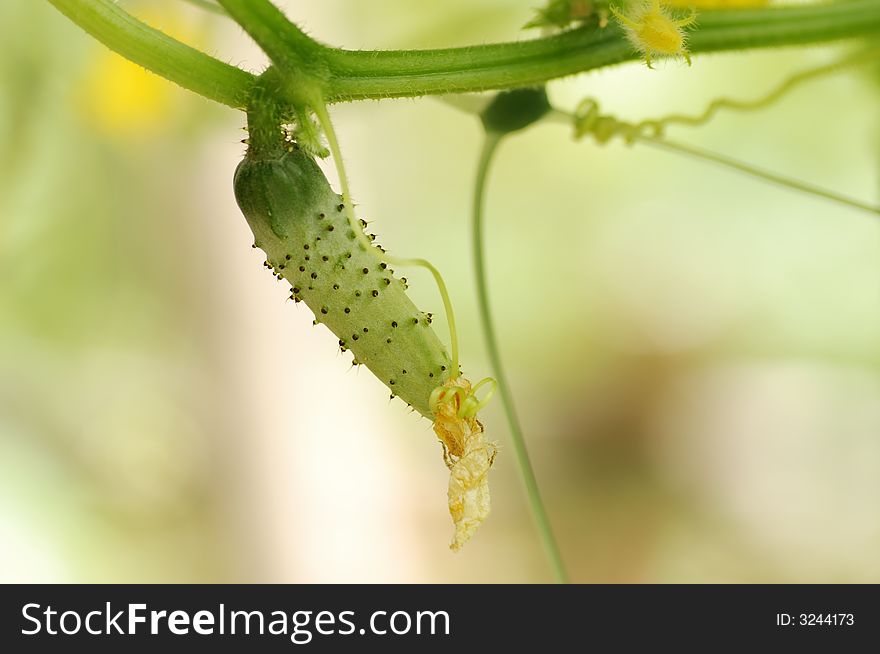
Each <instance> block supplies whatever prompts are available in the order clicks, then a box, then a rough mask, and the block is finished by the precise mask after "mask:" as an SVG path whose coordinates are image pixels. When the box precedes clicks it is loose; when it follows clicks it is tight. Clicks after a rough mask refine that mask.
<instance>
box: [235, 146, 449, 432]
mask: <svg viewBox="0 0 880 654" xmlns="http://www.w3.org/2000/svg"><path fill="white" fill-rule="evenodd" d="M234 189H235V198H236V201H237V202H238V206H239V207H240V208H241V211H242V213H243V214H244V216H245V218H247V221H248V224H249V225H250V227H251V230H252V231H253V233H254V239H255V241H254V243H255V245H256V246H257V247H259V248H261V249H262V250H263V251H264V252H265V253H266V257H267V259H266V264H267V266H268V267H269V268H270V269H271V270H272V271H273V273H274V274H275V275H276V276H277V277H278V278H279V279H280V278H283V279H285V280H287V282H289V283H290V286H291V297H292V298H293V299H294V300H295V301H297V302H300V301H302V302H304V303H305V304H306V305H307V306H308V307H309V308H310V309H311V310H312V312H313V313H314V314H315V320H316V322H318V323H323V324H324V325H326V326H327V327H328V328H329V329H330V330H331V331H332V332H333V333H334V334H335V335H336V336H337V337H338V339H339V346H340V348H342V350H343V351H346V350H350V351H351V352H352V354H353V355H354V361H355V363H360V364H363V365H365V366H366V367H367V368H369V370H370V371H371V372H372V373H373V374H374V375H376V377H378V378H379V379H380V380H381V381H382V382H383V383H384V384H385V385H386V386H388V388H389V389H390V390H391V393H392V395H395V396H398V397H400V398H401V399H402V400H403V401H404V402H406V403H407V404H409V405H411V406H412V407H413V408H414V409H415V410H416V411H418V412H419V413H421V414H422V415H423V416H425V417H427V418H433V416H432V412H431V409H430V407H429V402H428V401H429V397H430V395H431V392H432V391H433V390H434V389H435V388H436V387H437V386H440V385H441V384H442V383H444V382H445V381H446V380H447V379H449V377H450V375H451V373H452V370H451V368H450V367H451V365H452V364H451V362H450V358H449V355H448V354H447V352H446V349H445V347H444V346H443V344H442V343H441V342H440V340H439V339H438V338H437V335H436V334H435V332H434V330H433V328H432V326H431V315H430V314H426V313H422V312H421V311H419V309H418V308H417V307H416V306H415V305H414V304H413V303H412V301H411V300H410V299H409V297H408V296H407V294H406V282H405V280H404V279H401V278H399V277H396V276H395V275H394V272H393V271H392V269H391V267H390V266H389V265H388V264H387V263H385V262H383V261H381V260H380V259H379V258H377V256H376V254H375V252H370V251H367V249H366V248H365V247H364V245H362V244H361V241H360V240H358V238H357V236H356V234H355V233H354V231H353V230H352V228H351V226H350V225H349V222H348V220H347V218H346V213H345V207H344V206H343V204H342V197H341V196H340V195H338V194H337V193H335V192H334V191H333V189H332V188H331V186H330V183H329V182H328V181H327V178H326V177H325V176H324V173H323V172H322V171H321V169H320V168H319V167H318V165H317V163H316V162H315V160H314V159H313V158H312V157H311V156H309V155H308V154H306V153H305V152H304V151H302V150H301V149H300V148H298V147H297V146H296V145H295V144H293V143H289V144H287V147H285V148H284V149H281V150H276V151H274V152H272V153H266V154H265V155H260V156H257V155H255V154H254V153H253V151H251V152H249V153H248V154H247V155H246V156H245V158H244V160H242V161H241V163H240V164H239V165H238V168H237V169H236V171H235V180H234ZM363 226H365V223H361V225H360V226H359V227H358V229H362V228H363ZM372 248H373V250H374V251H380V250H379V248H378V247H377V246H372Z"/></svg>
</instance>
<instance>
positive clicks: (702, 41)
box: [48, 0, 880, 109]
mask: <svg viewBox="0 0 880 654" xmlns="http://www.w3.org/2000/svg"><path fill="white" fill-rule="evenodd" d="M48 1H49V2H51V3H52V4H53V5H54V6H55V7H57V8H58V9H59V10H60V11H61V12H62V13H64V14H65V15H66V16H68V17H69V18H70V19H71V20H72V21H73V22H75V23H76V24H77V25H79V26H80V27H82V28H83V29H85V30H86V31H87V32H89V33H90V34H91V35H92V36H94V37H95V38H96V39H98V40H99V41H101V42H102V43H104V44H105V45H106V46H108V47H109V48H111V49H113V50H115V51H116V52H118V53H119V54H121V55H122V56H124V57H126V58H128V59H130V60H132V61H134V62H135V63H137V64H140V65H142V66H144V67H145V68H147V69H149V70H151V71H153V72H154V73H157V74H158V75H161V76H163V77H165V78H167V79H169V80H171V81H173V82H175V83H177V84H180V85H181V86H183V87H185V88H187V89H190V90H191V91H194V92H196V93H198V94H200V95H203V96H204V97H206V98H209V99H211V100H215V101H217V102H220V103H222V104H226V105H229V106H231V107H234V108H238V109H243V108H244V107H245V105H246V102H247V98H248V95H249V91H250V87H251V86H252V85H253V83H254V81H255V79H256V78H255V76H254V75H252V74H251V73H248V72H245V71H243V70H241V69H239V68H236V67H235V66H231V65H229V64H226V63H223V62H222V61H219V60H217V59H215V58H213V57H210V56H209V55H206V54H204V53H202V52H199V51H198V50H195V49H194V48H191V47H189V46H187V45H185V44H183V43H180V42H179V41H176V40H175V39H172V38H171V37H169V36H168V35H166V34H164V33H162V32H160V31H158V30H156V29H153V28H151V27H149V26H147V25H146V24H144V23H143V22H141V21H139V20H138V19H136V18H134V17H133V16H131V15H130V14H128V13H127V12H126V11H125V10H123V9H122V8H121V7H119V6H118V5H117V4H116V3H115V2H114V1H113V0H48ZM220 4H221V5H222V7H223V8H224V9H225V10H226V11H227V13H229V14H230V15H231V16H232V17H233V18H235V19H236V20H238V21H239V22H241V23H242V24H243V25H245V21H247V22H246V29H247V30H248V32H249V33H250V34H251V36H253V37H254V38H255V39H257V40H258V41H259V42H260V43H261V45H263V47H267V45H266V44H269V46H268V47H267V53H268V54H269V55H270V57H271V58H272V59H273V61H275V62H276V64H282V65H284V66H285V68H286V69H287V71H288V72H289V71H290V70H297V71H298V72H299V75H300V76H301V77H302V78H307V79H308V80H309V82H310V83H311V84H312V85H313V86H314V87H316V88H318V89H319V90H320V92H321V97H322V98H323V99H324V100H325V101H326V102H331V103H332V102H344V101H352V100H365V99H379V98H388V97H415V96H421V95H442V94H448V93H467V92H474V91H486V90H492V89H506V88H516V87H524V86H529V85H535V84H540V83H542V82H545V81H548V80H551V79H555V78H558V77H564V76H567V75H573V74H575V73H579V72H583V71H587V70H592V69H595V68H600V67H603V66H609V65H612V64H616V63H621V62H624V61H629V60H632V59H635V58H636V57H637V54H636V53H635V52H634V51H633V49H632V47H631V46H630V45H629V43H628V42H627V40H626V38H625V37H624V35H623V33H622V31H621V30H620V29H619V27H617V26H616V25H614V24H610V25H609V26H608V27H606V28H604V29H591V28H588V27H582V28H578V29H573V30H569V31H566V32H563V33H561V34H558V35H555V36H548V37H543V38H537V39H533V40H528V41H517V42H510V43H497V44H491V45H480V46H471V47H464V48H446V49H438V50H389V51H373V50H363V51H351V50H342V49H337V48H331V47H329V46H326V45H323V44H321V43H318V42H317V41H315V40H314V39H312V38H311V37H309V36H308V35H306V34H305V33H303V32H302V31H301V30H300V29H299V28H297V27H296V26H295V25H293V24H292V23H290V22H289V21H287V19H286V18H285V17H284V15H283V14H282V13H281V12H280V11H279V10H278V9H276V8H275V7H274V5H272V4H271V3H270V2H268V0H220ZM877 34H880V2H877V0H839V1H837V2H822V3H809V4H804V5H795V6H785V7H777V8H767V9H755V10H736V11H706V12H702V13H700V15H699V24H698V28H697V29H696V30H695V31H694V32H693V33H692V34H691V35H690V37H689V49H690V51H691V52H692V53H694V54H698V53H701V52H718V51H723V50H740V49H745V48H763V47H773V46H784V45H802V44H807V43H819V42H827V41H833V40H837V39H842V38H851V37H860V36H870V35H877Z"/></svg>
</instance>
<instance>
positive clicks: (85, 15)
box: [49, 0, 256, 109]
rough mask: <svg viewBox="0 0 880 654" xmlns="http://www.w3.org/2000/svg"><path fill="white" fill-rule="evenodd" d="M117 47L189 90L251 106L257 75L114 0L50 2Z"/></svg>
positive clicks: (105, 41) (238, 106) (113, 47)
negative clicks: (184, 40)
mask: <svg viewBox="0 0 880 654" xmlns="http://www.w3.org/2000/svg"><path fill="white" fill-rule="evenodd" d="M49 2H51V3H52V4H53V5H54V6H55V7H56V8H57V9H58V10H59V11H60V12H61V13H63V14H64V15H65V16H67V17H68V18H70V20H72V21H73V22H74V23H76V24H77V25H79V26H80V27H82V28H83V29H84V30H85V31H86V32H88V33H89V34H91V35H92V36H93V37H95V38H96V39H97V40H99V41H100V42H101V43H103V44H104V45H106V46H107V47H108V48H110V49H111V50H114V51H116V52H118V53H119V54H121V55H122V56H123V57H125V58H126V59H129V60H131V61H133V62H134V63H136V64H140V65H141V66H143V67H144V68H146V69H148V70H151V71H153V72H154V73H156V74H157V75H161V76H162V77H164V78H165V79H168V80H170V81H172V82H175V83H176V84H179V85H180V86H182V87H184V88H185V89H189V90H190V91H193V92H195V93H198V94H199V95H201V96H204V97H206V98H208V99H209V100H214V101H215V102H219V103H221V104H225V105H228V106H230V107H234V108H236V109H245V108H246V107H247V101H248V97H249V96H250V92H251V87H252V86H253V83H254V81H255V79H256V78H255V77H254V76H253V75H251V74H250V73H248V72H245V71H243V70H241V69H240V68H236V67H235V66H230V65H229V64H225V63H223V62H222V61H219V60H217V59H214V58H213V57H210V56H208V55H206V54H205V53H203V52H199V51H198V50H196V49H194V48H191V47H189V46H188V45H185V44H183V43H181V42H180V41H177V40H175V39H172V38H171V37H170V36H168V35H166V34H164V33H163V32H160V31H159V30H157V29H153V28H152V27H150V26H149V25H147V24H146V23H143V22H141V21H139V20H138V19H137V18H135V17H134V16H132V15H131V14H129V13H128V12H126V11H125V10H124V9H122V8H121V7H120V6H119V5H117V4H116V3H115V2H113V1H112V0H49Z"/></svg>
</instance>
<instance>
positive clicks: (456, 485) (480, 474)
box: [434, 377, 498, 551]
mask: <svg viewBox="0 0 880 654" xmlns="http://www.w3.org/2000/svg"><path fill="white" fill-rule="evenodd" d="M437 390H438V391H439V393H437V392H436V391H435V396H436V399H437V401H436V402H434V405H435V410H434V433H436V434H437V437H438V438H439V439H440V442H441V443H442V444H443V459H444V461H445V462H446V466H447V467H448V468H449V489H448V499H449V513H450V515H452V521H453V523H454V524H455V534H454V536H453V538H452V543H451V544H450V545H449V547H450V549H452V550H453V551H458V550H459V549H461V547H462V545H464V544H465V543H466V542H467V541H468V540H469V539H470V537H471V536H473V534H474V532H476V530H477V527H479V526H480V524H481V523H482V522H483V521H484V520H485V519H486V517H487V516H488V515H489V510H490V499H489V469H490V468H491V467H492V464H493V463H494V462H495V454H496V452H497V451H498V449H497V446H496V444H495V443H493V442H490V441H487V440H486V435H485V433H484V432H483V425H482V424H481V423H480V421H479V420H477V418H476V416H475V415H469V414H470V412H468V411H464V412H462V411H461V406H462V401H463V398H467V397H469V396H470V392H471V384H470V382H469V381H468V380H466V379H464V378H463V377H459V378H457V379H451V380H449V381H447V382H446V383H445V384H444V385H443V386H441V387H440V388H439V389H437ZM462 413H464V415H462Z"/></svg>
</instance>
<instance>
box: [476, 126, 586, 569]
mask: <svg viewBox="0 0 880 654" xmlns="http://www.w3.org/2000/svg"><path fill="white" fill-rule="evenodd" d="M501 139H502V137H501V135H500V134H497V133H487V135H486V140H485V142H484V144H483V150H482V153H481V154H480V162H479V164H478V166H477V175H476V180H475V183H474V203H473V222H472V226H473V243H474V244H473V247H474V269H475V272H476V281H477V297H478V302H479V308H480V323H481V325H482V328H483V336H484V338H485V341H486V349H487V350H488V352H489V360H490V362H491V364H492V371H493V373H494V375H495V379H496V380H497V381H496V385H497V388H498V392H499V394H500V395H501V403H502V405H503V406H504V413H505V415H506V417H507V425H508V429H509V430H510V439H511V441H512V443H513V451H514V454H515V456H516V462H517V468H518V470H519V473H520V477H521V478H522V481H523V485H524V486H525V490H526V497H527V499H528V503H529V508H530V509H531V513H532V517H533V518H534V521H535V526H536V528H537V530H538V535H539V536H540V539H541V544H542V546H543V549H544V554H545V555H546V557H547V561H548V562H549V564H550V567H551V568H552V570H553V576H554V578H555V579H556V581H557V583H568V575H567V573H566V571H565V564H564V563H563V561H562V555H561V553H560V551H559V546H558V545H557V543H556V538H555V536H554V535H553V529H552V527H551V526H550V518H549V517H548V515H547V510H546V508H545V507H544V501H543V500H542V499H541V493H540V490H539V488H538V480H537V478H536V477H535V471H534V469H533V468H532V462H531V460H530V459H529V451H528V448H527V447H526V441H525V437H524V436H523V431H522V427H521V426H520V423H519V418H518V416H517V414H516V408H515V404H514V399H513V393H512V392H511V390H510V386H509V384H508V383H507V377H506V375H505V374H504V367H503V365H502V363H501V352H500V350H499V348H498V339H497V338H496V336H495V327H494V323H493V321H492V312H491V309H490V305H489V288H488V284H487V282H486V268H485V257H484V251H485V247H484V243H483V203H484V198H485V191H486V179H487V177H488V173H489V168H490V166H491V163H492V160H493V158H494V155H495V152H496V150H497V148H498V144H499V143H500V142H501Z"/></svg>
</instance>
